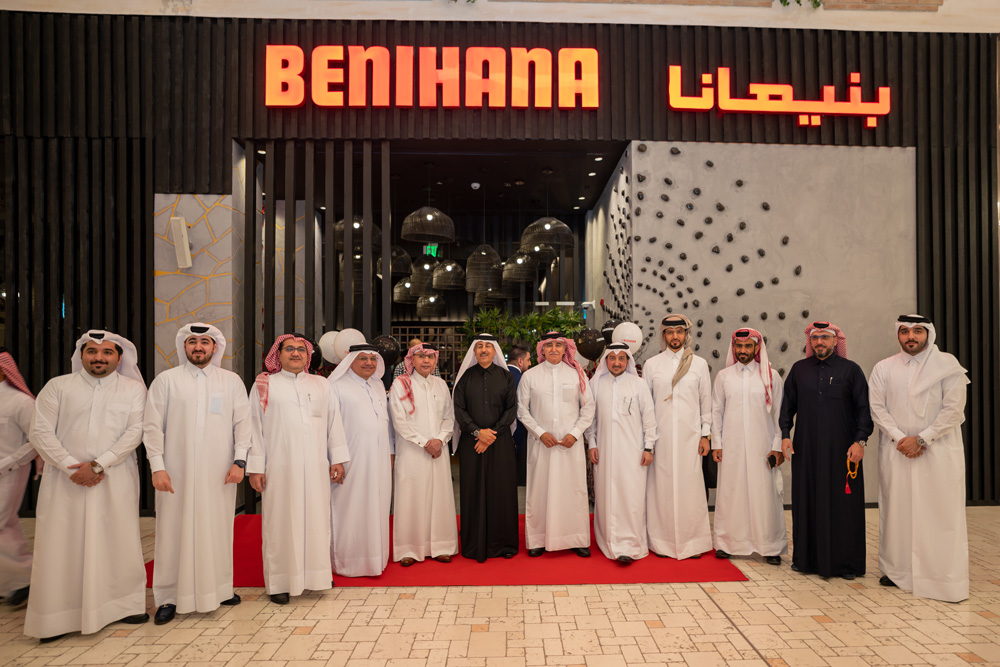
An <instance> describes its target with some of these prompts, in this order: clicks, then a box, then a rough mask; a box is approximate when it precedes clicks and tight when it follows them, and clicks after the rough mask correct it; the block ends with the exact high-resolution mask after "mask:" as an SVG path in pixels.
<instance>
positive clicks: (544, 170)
mask: <svg viewBox="0 0 1000 667" xmlns="http://www.w3.org/2000/svg"><path fill="white" fill-rule="evenodd" d="M542 173H543V174H545V175H546V176H551V175H552V174H554V173H555V172H554V171H552V168H551V167H545V169H542Z"/></svg>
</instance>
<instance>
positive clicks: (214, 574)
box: [143, 322, 250, 625]
mask: <svg viewBox="0 0 1000 667" xmlns="http://www.w3.org/2000/svg"><path fill="white" fill-rule="evenodd" d="M225 350H226V337H225V336H224V335H223V333H222V332H221V331H219V329H217V328H216V327H214V326H212V325H210V324H202V323H201V322H194V323H192V324H188V325H185V326H183V327H181V328H180V330H179V331H178V332H177V359H178V361H180V360H182V359H186V362H185V363H183V364H182V365H180V366H177V367H176V368H171V369H170V370H167V371H164V372H163V373H160V374H159V375H158V376H156V379H155V380H153V383H152V384H151V385H150V386H149V394H148V396H147V397H146V417H145V420H144V426H143V434H144V437H143V441H144V443H145V446H146V453H147V454H148V456H149V468H150V470H151V471H152V474H153V487H154V488H155V489H156V546H155V550H154V555H153V598H154V600H155V602H156V606H157V610H156V614H155V615H154V617H153V620H154V621H155V622H156V624H157V625H162V624H164V623H168V622H170V621H171V620H172V619H173V618H174V614H175V613H177V612H180V613H182V614H187V613H190V612H193V611H198V612H209V611H212V610H214V609H218V607H219V605H227V606H232V605H237V604H239V603H240V596H239V595H236V594H235V593H234V592H233V515H234V514H235V511H236V487H237V485H238V484H239V483H240V482H242V481H243V470H244V468H245V467H246V458H247V450H248V449H249V448H250V403H249V402H248V400H247V395H246V388H245V387H244V386H243V381H242V380H240V377H239V376H238V375H237V374H236V373H233V372H232V371H227V370H224V369H223V368H222V357H223V355H224V354H225Z"/></svg>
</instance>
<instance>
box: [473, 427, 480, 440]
mask: <svg viewBox="0 0 1000 667" xmlns="http://www.w3.org/2000/svg"><path fill="white" fill-rule="evenodd" d="M472 437H473V438H475V439H476V440H479V429H478V428H477V429H476V430H475V431H473V432H472Z"/></svg>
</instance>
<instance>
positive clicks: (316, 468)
mask: <svg viewBox="0 0 1000 667" xmlns="http://www.w3.org/2000/svg"><path fill="white" fill-rule="evenodd" d="M311 359H312V343H310V342H309V341H308V340H306V339H305V338H304V337H303V336H301V335H298V334H283V335H281V336H278V337H277V338H276V339H275V341H274V345H272V346H271V350H270V352H268V354H267V357H266V358H265V360H264V368H265V369H266V370H265V372H263V373H261V374H260V375H258V376H257V379H256V380H255V381H254V386H253V388H252V389H251V390H250V420H251V421H250V425H251V431H250V443H251V445H250V453H249V455H248V456H247V467H246V470H247V473H248V474H249V475H250V486H252V487H253V488H254V490H256V491H257V492H258V493H260V494H261V498H262V500H261V508H262V516H261V536H262V538H263V543H262V545H261V548H262V550H263V555H264V590H265V591H266V592H267V593H268V595H270V597H271V602H274V603H275V604H288V602H289V597H290V596H292V595H301V594H302V592H303V591H304V590H307V589H308V590H311V591H322V590H326V589H328V588H331V587H332V586H333V582H332V581H331V576H330V572H331V565H330V486H331V480H332V482H333V483H335V484H343V483H344V478H345V474H344V464H345V463H347V462H348V461H349V460H350V455H349V454H348V451H347V443H346V440H347V439H346V437H345V436H344V426H343V424H342V422H341V418H340V409H339V405H338V403H337V398H336V396H335V395H334V393H333V392H332V391H331V390H330V385H329V383H327V381H326V378H323V377H320V376H318V375H310V374H309V370H308V369H309V362H310V360H311Z"/></svg>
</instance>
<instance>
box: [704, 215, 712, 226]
mask: <svg viewBox="0 0 1000 667" xmlns="http://www.w3.org/2000/svg"><path fill="white" fill-rule="evenodd" d="M705 224H706V225H710V224H712V218H711V217H708V218H705Z"/></svg>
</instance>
